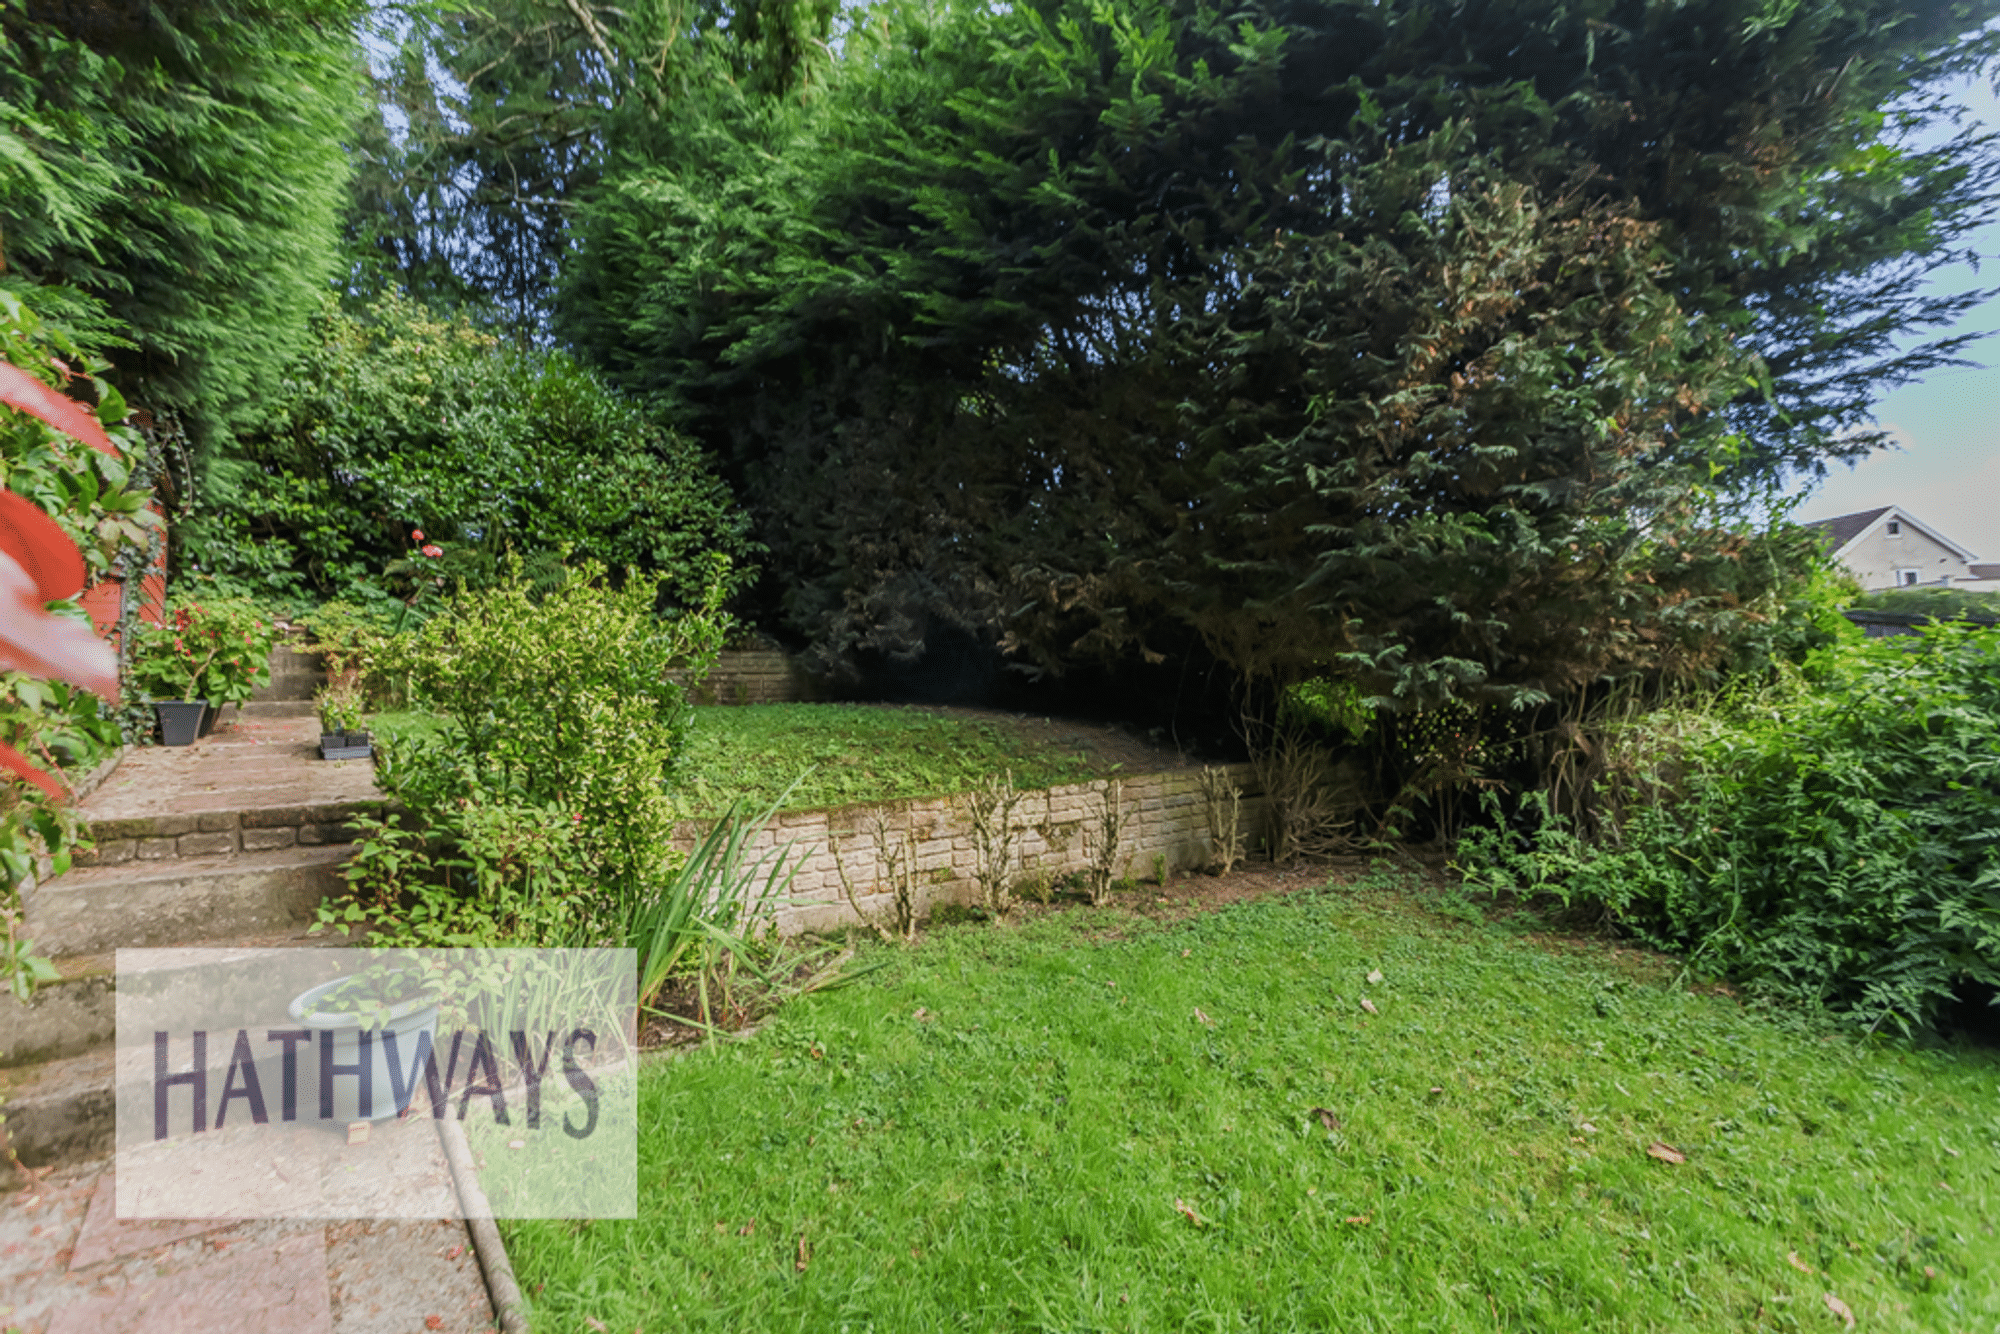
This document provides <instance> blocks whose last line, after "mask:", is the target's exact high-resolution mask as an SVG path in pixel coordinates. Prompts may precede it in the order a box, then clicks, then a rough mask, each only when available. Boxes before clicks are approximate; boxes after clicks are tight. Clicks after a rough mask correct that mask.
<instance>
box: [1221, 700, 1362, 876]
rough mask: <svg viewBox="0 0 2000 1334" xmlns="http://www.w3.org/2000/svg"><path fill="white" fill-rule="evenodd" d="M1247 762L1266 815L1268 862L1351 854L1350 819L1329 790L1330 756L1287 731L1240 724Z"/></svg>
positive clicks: (1285, 729)
mask: <svg viewBox="0 0 2000 1334" xmlns="http://www.w3.org/2000/svg"><path fill="white" fill-rule="evenodd" d="M1245 724H1246V725H1245V728H1244V733H1245V735H1246V736H1247V737H1248V738H1249V739H1250V743H1251V745H1250V758H1251V763H1252V765H1253V766H1254V767H1255V768H1256V771H1257V781H1258V782H1259V783H1261V784H1262V785H1263V788H1264V796H1265V800H1266V801H1267V803H1268V805H1269V808H1270V812H1271V823H1272V838H1271V849H1272V856H1271V860H1273V861H1276V862H1288V861H1293V860H1296V859H1297V858H1300V857H1328V856H1336V855H1338V854H1340V853H1344V852H1351V851H1352V850H1353V846H1354V845H1353V841H1352V839H1350V838H1349V837H1348V832H1347V831H1348V829H1349V827H1350V826H1351V825H1352V824H1353V819H1352V816H1351V815H1349V814H1345V813H1343V811H1342V803H1341V801H1340V800H1339V797H1338V794H1336V793H1335V792H1334V790H1333V786H1332V783H1331V781H1330V780H1331V778H1332V775H1333V755H1332V754H1331V753H1330V752H1329V751H1328V750H1327V749H1326V748H1325V747H1324V746H1316V745H1314V744H1312V743H1311V742H1309V741H1307V740H1306V739H1305V738H1304V737H1302V736H1301V735H1299V733H1298V732H1297V731H1296V730H1295V729H1292V728H1279V727H1272V726H1270V725H1268V724H1264V723H1258V722H1253V721H1251V720H1249V719H1246V720H1245Z"/></svg>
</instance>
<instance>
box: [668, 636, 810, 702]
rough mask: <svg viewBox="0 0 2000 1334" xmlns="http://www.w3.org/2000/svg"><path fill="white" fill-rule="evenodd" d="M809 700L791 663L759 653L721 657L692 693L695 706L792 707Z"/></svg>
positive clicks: (777, 655)
mask: <svg viewBox="0 0 2000 1334" xmlns="http://www.w3.org/2000/svg"><path fill="white" fill-rule="evenodd" d="M810 698H812V692H811V690H810V689H809V687H808V685H807V682H806V679H805V677H804V676H803V675H802V674H801V673H800V672H799V671H798V670H797V669H796V668H795V667H793V666H792V660H791V659H790V658H789V657H787V656H786V655H785V654H783V653H780V652H777V651H776V650H768V651H767V650H763V649H756V650H743V651H732V652H727V653H724V654H723V655H722V656H721V657H719V658H717V659H716V662H715V666H714V668H713V669H712V670H711V671H710V672H709V674H708V679H707V680H706V681H704V682H702V684H701V685H700V687H698V688H697V689H696V690H695V692H694V699H695V703H697V704H794V703H798V702H800V701H802V700H807V699H810Z"/></svg>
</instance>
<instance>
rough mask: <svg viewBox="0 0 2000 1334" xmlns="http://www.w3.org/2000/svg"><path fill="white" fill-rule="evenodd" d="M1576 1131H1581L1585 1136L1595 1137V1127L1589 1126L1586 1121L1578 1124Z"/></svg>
mask: <svg viewBox="0 0 2000 1334" xmlns="http://www.w3.org/2000/svg"><path fill="white" fill-rule="evenodd" d="M1577 1129H1578V1130H1581V1131H1582V1132H1583V1133H1584V1134H1586V1135H1595V1134H1596V1133H1597V1127H1596V1126H1594V1125H1592V1124H1590V1122H1588V1121H1584V1122H1580V1123H1579V1124H1578V1125H1577Z"/></svg>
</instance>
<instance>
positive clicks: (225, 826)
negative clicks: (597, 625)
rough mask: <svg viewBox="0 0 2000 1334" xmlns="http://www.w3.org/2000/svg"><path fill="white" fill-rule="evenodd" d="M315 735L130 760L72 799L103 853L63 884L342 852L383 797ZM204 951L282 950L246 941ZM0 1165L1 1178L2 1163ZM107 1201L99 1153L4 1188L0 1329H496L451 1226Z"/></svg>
mask: <svg viewBox="0 0 2000 1334" xmlns="http://www.w3.org/2000/svg"><path fill="white" fill-rule="evenodd" d="M317 734H318V726H317V722H316V720H315V719H313V718H311V717H309V716H269V715H261V716H260V715H256V714H253V715H251V716H246V717H242V718H240V719H235V720H232V721H228V722H225V723H224V724H223V725H222V726H221V727H218V728H217V730H216V732H215V734H214V735H212V736H210V737H208V738H205V739H204V740H202V741H200V742H198V743H197V744H196V745H194V746H192V747H186V748H175V749H166V748H159V747H148V748H143V749H137V750H133V751H132V752H130V753H129V754H127V756H126V757H125V759H124V760H123V762H121V763H120V765H119V767H118V769H117V770H116V771H115V772H114V773H113V774H112V775H111V777H110V778H109V779H107V780H106V781H105V782H104V783H103V785H102V786H101V787H99V788H98V790H97V791H96V792H94V793H92V794H91V796H90V797H89V798H88V799H87V800H86V802H85V803H84V807H83V815H84V817H85V818H86V819H87V820H89V821H90V823H91V825H92V827H93V828H94V829H95V830H97V831H98V834H99V852H98V854H97V857H96V858H95V859H93V860H94V861H95V862H96V869H94V870H86V871H85V872H83V873H81V874H79V873H77V872H72V874H73V875H79V883H85V882H88V880H89V878H90V877H91V876H98V877H104V876H110V875H116V874H125V873H126V868H130V869H131V870H133V871H136V870H137V869H138V863H141V862H147V861H157V862H159V863H160V864H161V866H162V868H163V869H164V868H167V867H169V866H170V865H182V864H185V865H189V866H193V865H198V864H206V863H207V862H208V861H210V860H215V861H219V862H222V863H223V864H227V865H242V864H245V863H247V862H249V861H251V860H252V859H254V858H259V857H279V856H283V855H287V854H285V853H284V851H283V850H285V849H296V853H295V854H292V855H296V856H299V857H308V858H309V857H318V856H320V855H321V854H322V853H324V854H328V855H332V856H335V857H338V856H339V855H340V852H339V846H340V845H341V844H342V843H343V842H344V841H345V835H344V833H343V832H342V831H341V829H340V826H339V821H340V818H341V816H342V814H343V808H344V807H345V806H347V805H348V804H350V803H355V802H364V801H371V800H375V799H378V798H379V793H377V791H376V789H375V785H374V778H373V768H372V766H371V765H370V763H369V762H368V761H365V760H356V761H342V762H326V761H322V760H320V759H319V758H318V756H317V752H316V750H315V747H314V743H315V742H316V740H317ZM210 843H213V844H215V846H214V847H210V846H209V844H210ZM225 844H226V845H227V846H226V847H225V846H224V845H225ZM314 844H318V845H324V846H322V847H309V845H314ZM171 883H180V882H171ZM60 886H61V881H60V880H59V881H56V882H54V885H53V886H52V889H54V888H58V887H60ZM137 929H138V928H137V927H136V925H135V926H133V927H130V928H124V929H122V930H121V935H125V934H130V933H131V932H133V931H136V930H137ZM121 943H139V942H138V941H131V940H126V941H122V942H121ZM216 943H242V944H250V943H255V944H266V943H277V942H276V941H275V940H268V941H267V940H265V939H262V938H254V937H253V936H252V934H251V933H247V932H240V933H238V934H237V936H236V939H235V940H234V941H233V942H231V941H220V940H219V941H217V942H216ZM0 1172H7V1173H9V1174H10V1175H11V1171H10V1169H7V1168H5V1167H4V1165H0ZM7 1184H10V1185H11V1184H13V1183H11V1182H10V1183H7ZM115 1194H116V1178H115V1174H114V1172H113V1171H112V1166H111V1161H110V1159H109V1158H107V1157H101V1156H100V1157H93V1158H89V1159H86V1160H83V1161H73V1162H66V1163H64V1164H63V1165H61V1166H59V1167H56V1168H54V1169H52V1170H50V1171H48V1173H47V1175H45V1176H43V1177H42V1178H41V1179H40V1180H38V1181H37V1182H36V1183H35V1184H34V1185H31V1186H28V1187H26V1188H20V1189H14V1190H11V1191H9V1192H8V1193H5V1194H0V1332H4V1334H15V1332H16V1331H18V1334H432V1332H434V1331H435V1332H440V1334H483V1332H484V1331H488V1330H492V1329H494V1328H496V1323H495V1321H494V1317H493V1310H492V1305H491V1302H490V1301H489V1299H488V1296H487V1292H486V1286H485V1282H484V1280H483V1278H482V1276H481V1273H480V1268H479V1261H478V1258H477V1256H476V1254H475V1252H474V1250H473V1248H472V1245H471V1238H470V1235H469V1233H468V1232H467V1229H466V1226H465V1224H464V1223H463V1222H461V1221H458V1220H434V1221H420V1222H411V1221H366V1220H364V1221H341V1222H332V1223H326V1222H319V1221H311V1222H299V1221H288V1222H279V1221H227V1220H216V1219H201V1220H189V1221H184V1222H176V1221H147V1222H137V1221H121V1220H120V1219H119V1218H118V1217H117V1212H116V1203H115Z"/></svg>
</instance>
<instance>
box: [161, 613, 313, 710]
mask: <svg viewBox="0 0 2000 1334" xmlns="http://www.w3.org/2000/svg"><path fill="white" fill-rule="evenodd" d="M277 642H278V631H277V627H276V625H275V624H273V623H272V621H271V618H270V617H269V616H266V615H265V614H264V612H263V610H262V609H261V608H259V607H258V606H257V605H256V604H255V603H253V602H250V601H247V600H245V599H242V598H205V599H200V600H196V599H193V598H175V599H174V601H173V602H172V603H171V604H170V605H169V606H168V607H167V608H166V609H165V619H164V620H163V621H162V622H161V623H160V624H158V625H153V624H147V625H145V626H143V627H142V628H141V629H140V631H139V634H138V636H137V642H136V644H135V645H134V647H133V652H132V669H131V676H132V683H133V684H134V685H135V686H137V687H138V688H139V689H140V690H142V691H144V692H145V693H146V694H147V696H148V697H150V698H152V699H205V700H207V701H208V702H209V703H210V704H211V705H214V706H215V707H216V708H221V707H222V706H223V705H225V704H241V703H243V702H244V701H245V700H247V699H249V698H250V694H251V692H252V691H254V690H255V689H256V688H257V687H258V686H260V685H263V684H264V683H265V682H266V681H269V680H270V679H271V649H272V646H273V645H275V644H276V643H277Z"/></svg>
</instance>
